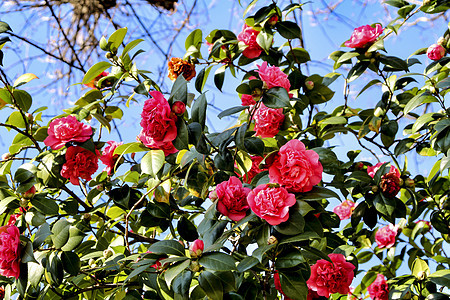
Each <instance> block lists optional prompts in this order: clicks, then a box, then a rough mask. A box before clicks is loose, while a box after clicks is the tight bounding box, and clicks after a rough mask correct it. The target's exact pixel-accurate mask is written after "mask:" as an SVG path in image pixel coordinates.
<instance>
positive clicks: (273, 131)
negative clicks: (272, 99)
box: [253, 103, 284, 138]
mask: <svg viewBox="0 0 450 300" xmlns="http://www.w3.org/2000/svg"><path fill="white" fill-rule="evenodd" d="M253 118H254V119H255V131H256V135H257V136H260V137H263V138H265V137H274V136H275V135H277V133H278V132H279V131H280V126H281V125H282V124H283V122H284V114H283V109H282V108H269V107H267V106H265V105H264V104H263V103H261V106H260V107H258V109H257V110H256V112H255V114H254V116H253Z"/></svg>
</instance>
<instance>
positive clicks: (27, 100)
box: [13, 90, 33, 111]
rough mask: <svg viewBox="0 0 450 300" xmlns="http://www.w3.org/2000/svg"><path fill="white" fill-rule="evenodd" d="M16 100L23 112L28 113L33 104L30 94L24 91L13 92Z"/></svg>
mask: <svg viewBox="0 0 450 300" xmlns="http://www.w3.org/2000/svg"><path fill="white" fill-rule="evenodd" d="M13 95H14V99H16V103H17V106H18V107H19V108H20V109H22V110H23V111H28V110H29V109H30V107H31V103H32V102H33V101H32V99H31V96H30V94H28V93H27V92H25V91H22V90H14V91H13Z"/></svg>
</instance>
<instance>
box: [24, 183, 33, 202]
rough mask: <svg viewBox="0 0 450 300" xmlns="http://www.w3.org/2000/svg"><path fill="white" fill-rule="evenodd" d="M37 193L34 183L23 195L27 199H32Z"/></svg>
mask: <svg viewBox="0 0 450 300" xmlns="http://www.w3.org/2000/svg"><path fill="white" fill-rule="evenodd" d="M35 194H36V188H35V187H34V185H33V186H32V187H30V189H29V190H28V191H26V192H25V193H23V194H22V197H23V198H25V199H31V198H33V197H34V195H35Z"/></svg>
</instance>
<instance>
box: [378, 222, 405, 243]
mask: <svg viewBox="0 0 450 300" xmlns="http://www.w3.org/2000/svg"><path fill="white" fill-rule="evenodd" d="M398 228H399V226H398V225H392V224H389V225H387V226H384V227H382V228H380V229H378V231H377V233H376V234H375V241H376V242H377V245H378V248H380V249H382V248H391V247H392V246H394V244H395V238H396V236H397V233H398Z"/></svg>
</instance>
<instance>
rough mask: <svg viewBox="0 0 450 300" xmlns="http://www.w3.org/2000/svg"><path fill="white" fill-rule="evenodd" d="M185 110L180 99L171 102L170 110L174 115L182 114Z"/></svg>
mask: <svg viewBox="0 0 450 300" xmlns="http://www.w3.org/2000/svg"><path fill="white" fill-rule="evenodd" d="M185 111H186V104H184V103H183V102H181V101H175V102H174V103H173V104H172V112H173V113H174V114H176V115H182V114H184V112H185Z"/></svg>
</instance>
